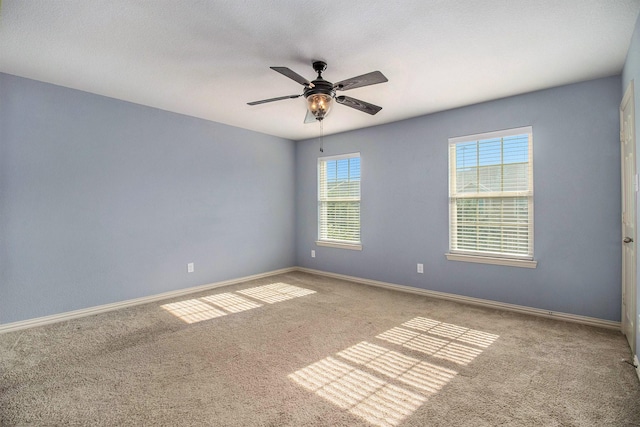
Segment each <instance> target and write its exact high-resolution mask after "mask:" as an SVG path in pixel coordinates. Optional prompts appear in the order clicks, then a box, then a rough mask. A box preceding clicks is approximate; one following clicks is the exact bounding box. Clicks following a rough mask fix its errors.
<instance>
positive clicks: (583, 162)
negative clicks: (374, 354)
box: [296, 77, 621, 321]
mask: <svg viewBox="0 0 640 427" xmlns="http://www.w3.org/2000/svg"><path fill="white" fill-rule="evenodd" d="M619 102H620V78H619V77H610V78H604V79H598V80H593V81H589V82H585V83H579V84H574V85H570V86H563V87H559V88H555V89H550V90H545V91H540V92H534V93H529V94H525V95H520V96H515V97H511V98H506V99H501V100H497V101H493V102H487V103H483V104H479V105H474V106H470V107H466V108H460V109H456V110H451V111H445V112H442V113H438V114H432V115H428V116H424V117H420V118H415V119H411V120H406V121H402V122H397V123H392V124H387V125H383V126H378V127H374V128H368V129H363V130H358V131H353V132H349V133H343V134H337V135H332V136H329V137H325V140H324V146H325V149H324V153H323V155H335V154H340V153H349V152H360V153H361V162H362V206H361V209H362V214H361V215H362V217H361V226H362V246H363V250H362V251H361V252H360V251H350V250H345V249H335V248H327V247H319V246H316V245H315V243H314V242H315V240H316V234H317V231H316V229H317V227H316V206H317V201H316V185H317V184H316V162H317V158H318V156H319V155H320V153H319V151H318V148H319V146H318V143H317V141H316V140H307V141H300V142H298V143H297V147H296V182H297V186H296V200H297V202H296V206H297V210H296V216H297V229H296V239H297V243H296V252H297V264H298V265H299V266H303V267H308V268H314V269H319V270H325V271H330V272H335V273H340V274H346V275H351V276H356V277H361V278H369V279H374V280H379V281H384V282H391V283H396V284H401V285H409V286H414V287H417V288H424V289H429V290H435V291H442V292H448V293H453V294H459V295H466V296H471V297H477V298H484V299H489V300H495V301H502V302H506V303H512V304H519V305H524V306H530V307H537V308H541V309H545V310H551V311H559V312H565V313H573V314H578V315H584V316H592V317H596V318H601V319H607V320H614V321H619V320H620V298H621V285H620V280H621V273H620V266H621V259H620V257H621V248H620V147H619V142H618V133H619V124H618V105H619ZM338 113H339V111H337V108H336V111H334V112H333V114H338ZM381 114H384V110H382V113H381ZM528 125H531V126H533V138H534V146H533V150H534V193H535V196H534V200H535V211H534V218H535V219H534V220H535V232H534V235H535V259H536V260H537V261H538V268H537V269H526V268H515V267H504V266H494V265H482V264H473V263H465V262H455V261H447V260H446V258H445V256H444V254H445V253H446V252H447V250H448V199H447V196H448V184H447V175H448V163H447V159H448V157H447V156H448V153H447V139H448V138H449V137H454V136H462V135H468V134H475V133H481V132H489V131H494V130H500V129H507V128H514V127H520V126H528ZM312 249H314V250H315V251H316V258H311V256H310V254H311V250H312ZM417 263H423V264H424V274H417V273H416V264H417ZM381 309H384V308H383V307H381Z"/></svg>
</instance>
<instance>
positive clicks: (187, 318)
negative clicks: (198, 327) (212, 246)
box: [161, 283, 316, 323]
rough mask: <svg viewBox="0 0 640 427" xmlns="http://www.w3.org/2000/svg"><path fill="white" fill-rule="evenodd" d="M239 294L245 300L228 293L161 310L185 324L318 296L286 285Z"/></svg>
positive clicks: (313, 292)
mask: <svg viewBox="0 0 640 427" xmlns="http://www.w3.org/2000/svg"><path fill="white" fill-rule="evenodd" d="M236 292H237V293H239V294H242V295H244V296H241V295H237V294H236V293H233V292H225V293H221V294H213V295H209V296H206V297H202V298H192V299H188V300H184V301H179V302H173V303H169V304H164V305H162V306H161V307H162V308H163V309H165V310H166V311H168V312H169V313H171V314H173V315H174V316H176V317H177V318H179V319H181V320H182V321H184V322H186V323H196V322H202V321H203V320H209V319H214V318H216V317H221V316H226V315H227V314H232V313H240V312H242V311H247V310H252V309H254V308H258V307H262V306H263V304H262V303H268V304H273V303H276V302H280V301H286V300H290V299H293V298H298V297H303V296H307V295H311V294H315V293H316V291H312V290H311V289H305V288H299V287H297V286H293V285H289V284H286V283H271V284H269V285H264V286H258V287H255V288H249V289H243V290H239V291H236ZM249 298H251V299H249ZM255 300H257V301H255ZM258 301H260V302H258Z"/></svg>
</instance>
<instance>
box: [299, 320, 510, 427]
mask: <svg viewBox="0 0 640 427" xmlns="http://www.w3.org/2000/svg"><path fill="white" fill-rule="evenodd" d="M402 326H404V327H394V328H391V329H389V330H388V331H385V332H383V333H381V334H379V335H377V336H376V338H377V339H380V340H382V341H386V342H388V343H391V344H392V345H396V346H398V347H399V348H400V349H407V350H412V351H414V352H418V353H422V354H425V355H426V356H425V357H433V358H439V359H445V360H447V361H450V362H454V363H457V364H461V365H467V364H469V363H470V362H471V361H473V359H475V358H476V357H477V356H478V355H480V354H481V353H482V352H483V351H484V349H486V348H487V347H488V346H490V345H491V344H492V343H493V342H494V341H495V340H496V339H498V338H499V336H498V335H494V334H489V333H486V332H482V331H477V330H472V329H469V328H465V327H462V326H458V325H453V324H449V323H442V322H439V321H437V320H433V319H427V318H423V317H416V318H414V319H412V320H410V321H408V322H405V323H403V324H402ZM407 328H410V329H407ZM416 330H417V331H416ZM418 331H419V332H418ZM434 335H435V336H434ZM458 341H462V342H463V343H464V344H461V343H460V342H458ZM414 354H415V353H412V355H407V354H404V353H401V352H400V351H396V350H392V349H389V348H386V347H384V346H381V345H378V344H373V343H370V342H367V341H362V342H360V343H358V344H356V345H353V346H351V347H348V348H346V349H344V350H342V351H339V352H338V353H336V354H335V356H333V357H332V356H329V357H326V358H324V359H322V360H320V361H318V362H316V363H313V364H311V365H309V366H307V367H305V368H302V369H300V370H298V371H296V372H294V373H292V374H289V375H288V377H289V379H291V380H292V381H294V382H296V383H297V384H299V385H300V386H302V387H304V388H306V389H307V390H309V391H312V392H314V393H315V394H317V395H318V396H320V397H322V398H324V399H326V400H328V401H329V402H331V403H333V404H334V405H336V406H338V407H340V408H342V409H345V410H347V411H349V412H350V413H352V414H354V415H357V416H359V417H361V418H363V419H364V420H366V421H368V422H370V423H371V424H373V425H375V426H378V427H396V426H398V425H399V424H400V423H401V422H402V421H403V420H404V419H406V418H407V417H409V416H410V415H411V414H413V413H414V412H415V411H416V410H417V409H418V408H419V407H420V406H422V405H423V404H424V403H425V402H427V400H428V399H429V397H430V396H433V395H434V394H436V393H438V392H439V391H440V390H441V389H442V388H443V387H444V386H446V385H447V384H448V383H449V382H450V381H451V380H452V379H453V378H454V377H455V376H456V375H457V374H458V372H457V371H455V370H453V369H450V368H447V367H444V366H440V365H438V364H436V363H431V361H427V360H424V359H422V358H417V357H415V356H414Z"/></svg>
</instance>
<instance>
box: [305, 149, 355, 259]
mask: <svg viewBox="0 0 640 427" xmlns="http://www.w3.org/2000/svg"><path fill="white" fill-rule="evenodd" d="M354 158H357V159H359V161H360V180H359V187H360V188H359V191H358V199H357V200H350V201H352V202H357V203H358V207H359V209H358V216H359V220H360V218H361V211H360V208H361V206H362V205H361V202H362V158H361V156H360V152H355V153H346V154H337V155H332V156H323V157H318V166H317V182H318V185H317V202H318V206H317V216H318V217H317V227H318V228H317V240H316V245H318V246H327V247H333V248H340V249H351V250H357V251H361V250H362V224H361V223H360V221H359V230H358V235H359V237H360V240H358V241H355V240H337V239H327V238H322V227H323V223H322V206H323V203H326V202H330V201H331V200H328V199H326V200H322V198H321V194H322V189H321V186H322V177H321V175H322V172H321V170H322V169H321V168H322V163H323V162H324V163H326V162H329V161H337V160H348V159H354Z"/></svg>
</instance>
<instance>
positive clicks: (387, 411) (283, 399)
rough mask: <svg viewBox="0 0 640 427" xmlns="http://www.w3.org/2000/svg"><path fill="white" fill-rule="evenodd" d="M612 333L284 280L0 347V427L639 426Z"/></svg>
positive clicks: (637, 401)
mask: <svg viewBox="0 0 640 427" xmlns="http://www.w3.org/2000/svg"><path fill="white" fill-rule="evenodd" d="M629 358H630V350H629V348H628V345H627V343H626V341H625V338H624V337H623V336H622V335H621V334H620V332H616V331H611V330H605V329H599V328H594V327H588V326H584V325H578V324H572V323H566V322H561V321H555V320H549V319H543V318H537V317H531V316H527V315H522V314H517V313H511V312H505V311H499V310H493V309H486V308H481V307H476V306H468V305H463V304H458V303H454V302H449V301H444V300H437V299H432V298H428V297H423V296H417V295H412V294H406V293H401V292H397V291H392V290H387V289H379V288H373V287H368V286H365V285H359V284H354V283H350V282H345V281H340V280H336V279H330V278H327V277H322V276H316V275H311V274H306V273H302V272H293V273H287V274H282V275H278V276H272V277H268V278H263V279H259V280H253V281H249V282H245V283H241V284H236V285H232V286H228V287H224V288H218V289H214V290H211V291H208V292H202V293H198V294H192V295H189V296H186V297H182V298H176V299H172V300H166V301H161V302H157V303H149V304H145V305H139V306H136V307H130V308H126V309H121V310H117V311H112V312H107V313H102V314H98V315H94V316H88V317H83V318H80V319H75V320H71V321H66V322H61V323H57V324H52V325H47V326H42V327H37V328H31V329H27V330H22V331H16V332H10V333H4V334H1V335H0V425H3V426H13V425H20V426H22V425H56V426H58V425H96V426H115V425H158V426H201V425H209V426H379V427H386V426H391V427H394V426H447V427H450V426H474V427H477V426H496V425H502V426H533V425H536V426H640V382H639V381H638V378H637V376H636V373H635V371H634V369H633V367H632V366H631V365H629V364H628V363H625V362H624V360H629Z"/></svg>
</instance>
